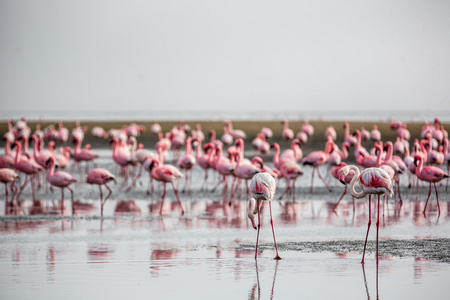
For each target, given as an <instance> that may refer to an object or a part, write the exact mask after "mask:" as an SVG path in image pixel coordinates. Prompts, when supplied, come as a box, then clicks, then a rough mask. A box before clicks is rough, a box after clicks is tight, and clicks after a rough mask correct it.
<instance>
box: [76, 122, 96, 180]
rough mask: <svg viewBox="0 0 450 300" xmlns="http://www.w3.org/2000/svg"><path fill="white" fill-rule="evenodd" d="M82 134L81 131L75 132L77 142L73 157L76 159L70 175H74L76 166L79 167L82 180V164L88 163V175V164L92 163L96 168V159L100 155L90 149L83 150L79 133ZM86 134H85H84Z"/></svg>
mask: <svg viewBox="0 0 450 300" xmlns="http://www.w3.org/2000/svg"><path fill="white" fill-rule="evenodd" d="M80 132H82V131H81V130H79V131H78V133H77V131H75V133H76V135H75V136H74V137H75V138H74V139H73V141H74V142H75V149H74V151H73V154H72V157H73V159H74V162H73V163H72V167H71V169H70V173H73V169H74V168H75V165H77V166H78V173H79V174H80V178H81V166H80V162H82V161H84V162H85V163H86V173H87V172H88V163H89V162H92V163H93V164H94V166H96V164H95V162H94V159H96V158H98V154H97V153H95V152H94V151H92V150H90V149H86V148H84V149H81V141H82V139H80V138H81V137H80V135H79V133H80ZM83 134H84V133H83Z"/></svg>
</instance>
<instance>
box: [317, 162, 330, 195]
mask: <svg viewBox="0 0 450 300" xmlns="http://www.w3.org/2000/svg"><path fill="white" fill-rule="evenodd" d="M317 175H318V176H319V178H320V179H321V180H322V182H323V184H325V187H326V188H327V189H328V191H329V192H331V188H330V186H329V185H328V183H327V182H326V181H325V180H324V179H323V178H322V175H320V170H319V168H317Z"/></svg>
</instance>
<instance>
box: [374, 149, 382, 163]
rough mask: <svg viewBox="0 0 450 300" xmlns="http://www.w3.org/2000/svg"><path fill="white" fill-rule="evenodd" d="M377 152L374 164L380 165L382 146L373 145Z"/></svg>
mask: <svg viewBox="0 0 450 300" xmlns="http://www.w3.org/2000/svg"><path fill="white" fill-rule="evenodd" d="M375 147H376V149H377V151H378V154H377V162H376V166H377V167H379V166H380V165H381V155H382V154H383V147H382V146H378V145H377V146H375Z"/></svg>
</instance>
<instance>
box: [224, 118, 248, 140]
mask: <svg viewBox="0 0 450 300" xmlns="http://www.w3.org/2000/svg"><path fill="white" fill-rule="evenodd" d="M224 127H225V128H228V132H229V134H230V135H231V136H232V137H233V139H239V138H241V139H243V140H245V139H246V138H247V134H246V133H245V132H244V131H242V130H240V129H233V124H232V123H231V121H225V123H224Z"/></svg>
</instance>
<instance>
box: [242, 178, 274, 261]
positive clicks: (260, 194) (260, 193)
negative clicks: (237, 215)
mask: <svg viewBox="0 0 450 300" xmlns="http://www.w3.org/2000/svg"><path fill="white" fill-rule="evenodd" d="M250 189H251V192H252V198H250V200H249V212H248V218H249V219H250V221H251V222H252V226H253V228H255V229H257V230H258V233H257V236H256V248H255V259H256V258H257V255H258V242H259V230H260V228H261V206H262V203H263V201H268V202H269V210H270V225H271V226H272V234H273V241H274V244H275V251H276V255H275V258H274V259H281V257H280V256H279V255H278V248H277V241H276V240H275V231H274V229H273V218H272V202H271V201H272V199H273V196H274V195H275V190H276V184H275V179H273V177H272V176H271V175H269V174H268V173H267V172H264V173H258V174H256V175H255V176H253V178H252V181H251V182H250ZM256 214H258V227H256V224H255V215H256Z"/></svg>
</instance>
